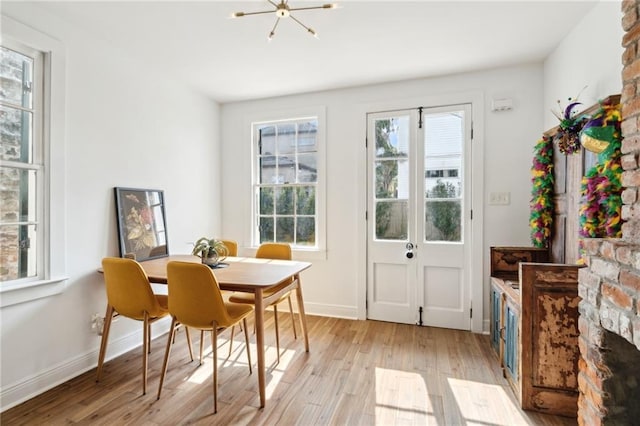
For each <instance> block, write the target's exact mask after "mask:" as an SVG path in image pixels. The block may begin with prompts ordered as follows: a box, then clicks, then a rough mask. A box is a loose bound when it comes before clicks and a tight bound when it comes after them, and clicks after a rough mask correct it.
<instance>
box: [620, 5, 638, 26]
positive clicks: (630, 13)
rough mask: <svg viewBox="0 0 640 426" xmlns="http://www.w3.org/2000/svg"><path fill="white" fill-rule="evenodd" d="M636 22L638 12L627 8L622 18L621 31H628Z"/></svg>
mask: <svg viewBox="0 0 640 426" xmlns="http://www.w3.org/2000/svg"><path fill="white" fill-rule="evenodd" d="M637 21H638V10H637V9H636V8H634V7H632V8H629V9H628V10H627V11H626V13H625V14H624V16H623V17H622V29H623V30H625V31H629V30H630V29H631V28H633V25H634V24H635V23H636V22H637Z"/></svg>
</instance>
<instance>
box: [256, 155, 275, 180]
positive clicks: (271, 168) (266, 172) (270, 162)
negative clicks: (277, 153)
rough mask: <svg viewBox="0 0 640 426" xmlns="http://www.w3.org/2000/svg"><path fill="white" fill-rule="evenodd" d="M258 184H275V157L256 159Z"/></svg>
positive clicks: (268, 156)
mask: <svg viewBox="0 0 640 426" xmlns="http://www.w3.org/2000/svg"><path fill="white" fill-rule="evenodd" d="M258 161H259V163H260V164H259V165H258V168H259V170H258V174H259V178H258V183H276V157H274V156H273V155H267V156H264V157H260V158H259V159H258Z"/></svg>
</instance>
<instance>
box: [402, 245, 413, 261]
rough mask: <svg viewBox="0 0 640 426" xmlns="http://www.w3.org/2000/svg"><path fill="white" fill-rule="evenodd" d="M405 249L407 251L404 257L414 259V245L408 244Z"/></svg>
mask: <svg viewBox="0 0 640 426" xmlns="http://www.w3.org/2000/svg"><path fill="white" fill-rule="evenodd" d="M405 247H406V249H407V251H406V252H405V253H404V255H405V256H407V259H413V244H412V243H407V245H406V246H405Z"/></svg>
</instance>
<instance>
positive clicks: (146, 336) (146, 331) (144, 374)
mask: <svg viewBox="0 0 640 426" xmlns="http://www.w3.org/2000/svg"><path fill="white" fill-rule="evenodd" d="M142 327H143V331H142V334H143V335H144V336H143V339H142V342H143V343H142V394H143V395H146V394H147V363H148V361H149V330H150V329H151V326H150V324H149V313H148V312H146V311H145V313H144V320H143V326H142Z"/></svg>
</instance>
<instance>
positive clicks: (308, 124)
mask: <svg viewBox="0 0 640 426" xmlns="http://www.w3.org/2000/svg"><path fill="white" fill-rule="evenodd" d="M317 134H318V121H317V120H310V121H303V122H301V123H299V124H298V152H309V151H316V136H317Z"/></svg>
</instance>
